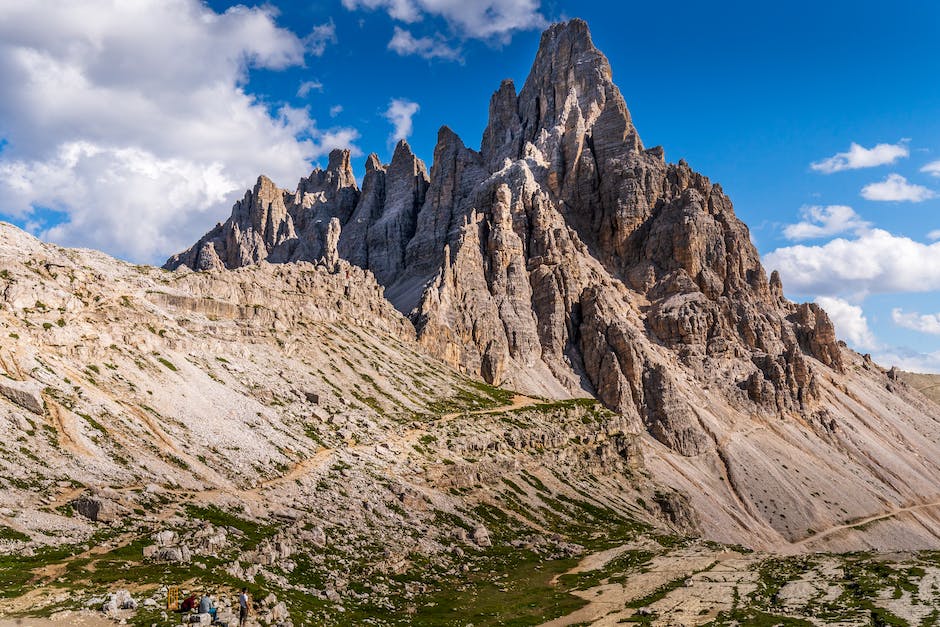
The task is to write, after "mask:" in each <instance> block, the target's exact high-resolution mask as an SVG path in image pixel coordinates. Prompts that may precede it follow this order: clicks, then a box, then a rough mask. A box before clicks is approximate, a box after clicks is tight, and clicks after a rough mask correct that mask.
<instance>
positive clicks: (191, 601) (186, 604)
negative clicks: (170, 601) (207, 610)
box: [180, 594, 197, 612]
mask: <svg viewBox="0 0 940 627" xmlns="http://www.w3.org/2000/svg"><path fill="white" fill-rule="evenodd" d="M196 603H197V601H196V595H195V594H191V595H189V596H188V597H186V598H185V599H183V602H182V603H180V612H188V611H190V610H192V609H193V608H195V607H196Z"/></svg>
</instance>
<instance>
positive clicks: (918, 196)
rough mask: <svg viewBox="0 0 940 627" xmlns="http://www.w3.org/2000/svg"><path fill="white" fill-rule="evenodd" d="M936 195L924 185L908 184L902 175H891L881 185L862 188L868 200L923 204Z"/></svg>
mask: <svg viewBox="0 0 940 627" xmlns="http://www.w3.org/2000/svg"><path fill="white" fill-rule="evenodd" d="M934 196H936V194H935V193H934V192H933V190H930V189H928V188H926V187H924V186H923V185H915V184H914V183H908V182H907V179H906V178H904V177H903V176H901V175H900V174H889V175H888V178H886V179H885V180H883V181H881V182H880V183H869V184H868V185H866V186H865V187H863V188H862V197H864V198H866V199H868V200H881V201H894V202H923V201H925V200H928V199H930V198H933V197H934Z"/></svg>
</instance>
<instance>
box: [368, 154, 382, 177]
mask: <svg viewBox="0 0 940 627" xmlns="http://www.w3.org/2000/svg"><path fill="white" fill-rule="evenodd" d="M384 169H385V167H384V166H383V165H382V160H381V159H379V156H378V155H377V154H375V153H374V152H372V153H369V156H368V157H366V172H372V171H373V170H384Z"/></svg>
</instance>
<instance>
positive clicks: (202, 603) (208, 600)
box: [199, 592, 216, 621]
mask: <svg viewBox="0 0 940 627" xmlns="http://www.w3.org/2000/svg"><path fill="white" fill-rule="evenodd" d="M199 613H200V614H208V615H209V616H211V617H212V620H213V621H214V620H215V613H216V609H215V607H213V605H212V597H210V596H209V593H208V592H204V593H203V595H202V598H201V599H199Z"/></svg>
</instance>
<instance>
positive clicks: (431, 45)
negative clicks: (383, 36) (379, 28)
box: [388, 26, 461, 61]
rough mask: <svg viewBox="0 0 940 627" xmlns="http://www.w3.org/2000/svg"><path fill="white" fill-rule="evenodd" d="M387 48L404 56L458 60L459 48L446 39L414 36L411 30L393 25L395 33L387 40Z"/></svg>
mask: <svg viewBox="0 0 940 627" xmlns="http://www.w3.org/2000/svg"><path fill="white" fill-rule="evenodd" d="M388 49H389V50H391V51H393V52H397V53H398V54H399V55H401V56H403V57H405V56H408V55H412V54H416V55H418V56H419V57H423V58H425V59H445V60H448V61H460V60H461V55H460V49H459V48H454V47H452V46H451V45H450V44H448V43H447V41H446V40H445V39H444V38H442V37H440V36H438V37H415V36H414V35H412V34H411V31H408V30H405V29H404V28H399V27H398V26H396V27H395V34H394V35H392V39H391V40H390V41H389V42H388Z"/></svg>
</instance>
